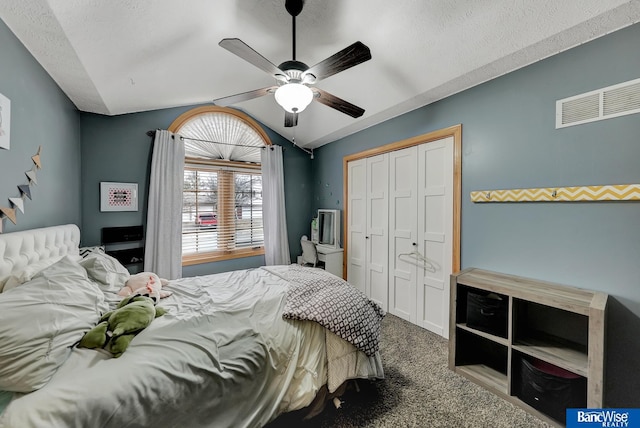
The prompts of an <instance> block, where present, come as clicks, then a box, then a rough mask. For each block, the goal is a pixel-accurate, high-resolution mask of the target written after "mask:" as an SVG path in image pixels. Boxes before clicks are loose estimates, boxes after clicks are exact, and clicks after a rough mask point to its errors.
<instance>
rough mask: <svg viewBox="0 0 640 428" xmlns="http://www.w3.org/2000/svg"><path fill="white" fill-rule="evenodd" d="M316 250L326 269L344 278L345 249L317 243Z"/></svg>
mask: <svg viewBox="0 0 640 428" xmlns="http://www.w3.org/2000/svg"><path fill="white" fill-rule="evenodd" d="M316 251H317V252H318V260H320V261H321V262H323V263H324V270H326V271H327V272H331V273H332V274H334V275H335V276H337V277H339V278H342V255H343V253H344V249H343V248H333V247H325V246H324V245H316Z"/></svg>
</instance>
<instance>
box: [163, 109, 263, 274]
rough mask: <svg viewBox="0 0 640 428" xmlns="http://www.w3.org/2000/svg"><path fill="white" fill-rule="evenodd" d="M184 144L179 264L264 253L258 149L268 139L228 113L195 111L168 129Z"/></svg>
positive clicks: (245, 119) (253, 125)
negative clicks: (176, 134)
mask: <svg viewBox="0 0 640 428" xmlns="http://www.w3.org/2000/svg"><path fill="white" fill-rule="evenodd" d="M169 130H170V131H173V132H176V133H178V134H180V135H181V136H182V138H183V141H184V144H185V154H186V159H185V169H184V188H183V206H182V262H183V265H190V264H197V263H205V262H211V261H218V260H225V259H231V258H238V257H247V256H252V255H259V254H264V228H263V223H262V173H261V169H260V163H259V161H260V150H261V147H264V146H265V145H270V141H269V139H268V137H267V136H266V134H265V133H264V131H263V130H262V128H260V127H259V125H257V123H255V122H254V121H253V120H252V119H251V118H249V117H248V116H246V115H244V114H243V113H241V112H238V111H237V110H233V109H227V108H222V107H216V106H209V107H199V108H197V109H194V110H191V111H189V112H187V113H185V114H183V115H182V116H180V117H179V118H178V119H176V121H174V124H172V125H171V127H169Z"/></svg>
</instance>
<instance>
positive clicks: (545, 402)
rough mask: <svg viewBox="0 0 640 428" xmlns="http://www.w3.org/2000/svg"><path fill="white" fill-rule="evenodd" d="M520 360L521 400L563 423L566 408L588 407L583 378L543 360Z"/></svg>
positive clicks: (585, 384) (584, 379)
mask: <svg viewBox="0 0 640 428" xmlns="http://www.w3.org/2000/svg"><path fill="white" fill-rule="evenodd" d="M521 361H522V367H521V379H520V381H521V383H520V391H519V393H518V396H519V397H520V399H521V400H522V401H524V402H525V403H527V404H528V405H530V406H531V407H533V408H535V409H538V410H540V411H541V412H542V413H545V414H547V415H549V417H551V418H553V419H555V420H557V421H558V422H562V423H564V422H565V419H566V417H565V413H566V409H569V408H585V407H586V406H587V379H586V378H584V377H582V376H580V375H577V374H575V373H571V372H569V371H566V370H564V369H562V368H560V367H556V366H554V365H552V364H549V363H545V362H544V361H540V360H533V361H532V362H530V361H527V360H526V359H525V358H522V359H521Z"/></svg>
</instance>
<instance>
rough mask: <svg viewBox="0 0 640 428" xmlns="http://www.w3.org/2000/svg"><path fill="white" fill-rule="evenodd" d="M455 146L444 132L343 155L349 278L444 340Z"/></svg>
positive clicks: (453, 232)
mask: <svg viewBox="0 0 640 428" xmlns="http://www.w3.org/2000/svg"><path fill="white" fill-rule="evenodd" d="M458 137H459V135H458ZM455 143H456V138H455V135H449V136H446V135H444V136H442V137H441V138H433V139H428V141H425V142H422V143H418V144H416V143H415V142H413V144H397V145H395V146H392V145H390V146H388V148H389V150H385V149H384V148H383V149H381V150H378V152H379V153H372V154H371V155H370V156H367V153H363V154H362V155H360V156H358V155H353V156H352V157H351V159H349V157H347V158H345V172H346V181H347V182H346V186H345V188H346V195H345V200H346V202H347V210H346V222H345V227H346V232H345V239H346V249H347V256H346V261H345V263H346V278H347V280H348V281H349V282H350V283H351V284H352V285H354V286H355V287H357V288H359V289H360V290H362V291H363V292H364V293H365V294H366V295H367V296H368V297H369V298H371V299H372V300H373V301H375V302H376V303H378V304H379V305H380V306H381V307H382V308H383V309H384V310H386V311H388V312H389V313H391V314H394V315H396V316H399V317H401V318H403V319H406V320H407V321H410V322H412V323H414V324H417V325H420V326H422V327H424V328H426V329H428V330H430V331H433V332H435V333H437V334H439V335H441V336H444V337H448V332H449V326H448V323H449V275H450V274H451V273H452V272H453V271H454V268H455V269H456V271H457V269H458V268H459V258H457V259H456V257H452V254H454V252H455V251H458V249H459V245H454V243H455V242H456V240H459V231H458V230H459V225H457V228H456V227H454V223H455V221H454V220H455V218H454V213H456V212H457V210H454V204H457V203H458V202H457V201H459V178H458V179H457V180H456V178H455V177H456V174H454V169H455V165H456V164H457V163H456V162H455V156H454V155H455V150H454V149H455V147H456V144H455ZM458 144H459V141H458ZM457 173H458V174H459V171H457ZM458 177H459V176H458ZM458 242H459V241H458ZM454 247H455V248H454ZM454 260H458V261H457V265H456V266H454V263H455V262H454Z"/></svg>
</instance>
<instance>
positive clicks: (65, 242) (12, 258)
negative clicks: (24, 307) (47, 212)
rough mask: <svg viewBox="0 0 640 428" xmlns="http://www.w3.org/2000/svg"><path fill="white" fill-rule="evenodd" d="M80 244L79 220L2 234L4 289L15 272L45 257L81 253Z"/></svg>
mask: <svg viewBox="0 0 640 428" xmlns="http://www.w3.org/2000/svg"><path fill="white" fill-rule="evenodd" d="M79 245H80V229H79V228H78V226H76V225H75V224H65V225H61V226H52V227H43V228H39V229H31V230H23V231H20V232H11V233H5V234H0V290H1V289H2V285H3V284H4V281H5V280H6V278H7V277H9V276H10V275H11V274H12V272H16V271H18V270H19V269H23V268H25V267H26V266H27V265H29V264H31V263H35V262H39V261H41V260H45V259H54V258H60V257H62V256H65V255H76V256H77V255H78V247H79Z"/></svg>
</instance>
